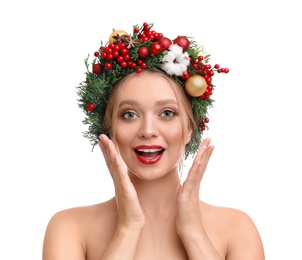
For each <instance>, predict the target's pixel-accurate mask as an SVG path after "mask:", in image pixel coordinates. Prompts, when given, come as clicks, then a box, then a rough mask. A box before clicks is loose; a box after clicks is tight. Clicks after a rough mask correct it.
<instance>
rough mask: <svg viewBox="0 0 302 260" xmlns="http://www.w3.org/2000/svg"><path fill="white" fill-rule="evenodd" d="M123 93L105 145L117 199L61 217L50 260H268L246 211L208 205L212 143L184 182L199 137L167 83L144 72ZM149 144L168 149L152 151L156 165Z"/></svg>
mask: <svg viewBox="0 0 302 260" xmlns="http://www.w3.org/2000/svg"><path fill="white" fill-rule="evenodd" d="M122 93H123V94H122V95H120V96H119V97H118V98H117V100H116V103H117V104H118V107H119V109H118V117H117V120H116V121H117V127H116V129H115V135H114V137H115V139H114V142H113V141H112V140H110V139H109V138H108V137H107V136H105V135H101V136H100V142H99V146H100V148H101V150H102V153H103V155H104V158H105V161H106V164H107V167H108V170H109V172H110V174H111V177H112V180H113V182H114V186H115V197H114V198H112V199H111V200H109V201H106V202H103V203H100V204H97V205H92V206H87V207H78V208H73V209H67V210H63V211H61V212H58V213H57V214H55V215H54V216H53V217H52V219H51V220H50V222H49V225H48V227H47V230H46V233H45V239H44V246H43V260H66V259H68V260H69V259H72V260H108V259H109V260H115V259H123V260H128V259H129V260H134V259H135V260H149V259H151V260H155V259H156V260H161V259H163V260H170V259H171V260H177V259H182V260H185V259H190V260H202V259H205V260H222V259H227V260H242V259H244V260H264V250H263V246H262V242H261V238H260V236H259V233H258V231H257V228H256V226H255V225H254V223H253V221H252V220H251V218H250V217H249V216H248V215H247V214H246V213H244V212H242V211H240V210H236V209H231V208H222V207H217V206H213V205H209V204H207V203H205V202H202V201H200V198H199V190H200V183H201V181H202V178H203V176H204V173H205V170H206V168H207V165H208V162H209V159H210V157H211V155H212V152H213V150H214V146H213V145H211V140H210V139H209V138H207V139H205V140H204V142H203V143H202V145H201V147H200V148H199V151H198V153H197V154H196V156H195V159H194V161H193V164H192V166H191V168H190V170H189V172H188V176H187V179H186V180H185V181H184V183H183V184H181V182H180V180H179V171H178V170H179V167H178V163H179V159H180V157H181V154H182V151H183V148H184V145H185V144H186V143H188V141H189V140H190V136H191V131H190V129H187V128H185V130H183V128H182V125H181V115H180V113H179V104H178V102H177V100H176V96H175V94H174V92H173V91H172V90H171V85H169V84H168V82H167V80H164V79H163V78H162V77H159V76H156V75H154V74H149V73H142V74H140V75H138V76H136V77H133V78H132V79H131V80H129V81H127V82H126V83H125V85H124V86H123V88H122ZM158 93H160V95H158ZM150 145H151V146H150ZM149 146H150V147H153V148H154V149H155V150H156V149H159V148H160V149H159V150H164V151H163V152H162V153H161V154H160V153H159V152H152V153H153V154H155V155H152V158H153V156H154V158H157V159H156V162H152V163H150V154H149V155H146V154H148V152H146V151H145V152H143V154H145V155H144V156H141V155H139V153H138V152H137V149H136V148H137V147H140V148H139V149H141V150H144V149H145V150H146V149H149ZM146 147H148V148H146ZM158 147H159V148H158ZM161 148H163V149H161ZM141 157H143V158H141ZM151 160H152V159H151ZM123 161H124V162H125V164H126V165H127V168H125V167H124V164H123Z"/></svg>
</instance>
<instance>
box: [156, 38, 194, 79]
mask: <svg viewBox="0 0 302 260" xmlns="http://www.w3.org/2000/svg"><path fill="white" fill-rule="evenodd" d="M162 61H163V65H162V69H163V70H164V71H165V72H166V73H167V74H169V75H171V76H172V75H176V76H181V75H182V74H183V73H184V72H185V71H186V70H187V67H188V65H189V64H190V60H189V54H188V53H187V52H184V53H183V51H182V48H181V47H180V46H178V45H177V44H171V45H170V47H169V51H165V53H164V57H163V59H162Z"/></svg>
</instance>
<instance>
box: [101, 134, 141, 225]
mask: <svg viewBox="0 0 302 260" xmlns="http://www.w3.org/2000/svg"><path fill="white" fill-rule="evenodd" d="M98 144H99V146H100V148H101V150H102V153H103V155H104V158H105V161H106V164H107V167H108V170H109V172H110V174H111V177H112V179H113V182H114V187H115V198H116V204H117V210H118V228H126V229H128V228H131V229H134V228H135V229H141V230H142V229H143V227H144V226H145V215H144V212H143V210H142V207H141V205H140V202H139V199H138V196H137V193H136V190H135V188H134V186H133V184H132V182H131V180H130V178H129V175H128V173H127V171H126V169H125V167H124V164H123V162H122V160H121V157H120V155H119V153H118V152H117V150H116V148H115V145H114V143H113V142H112V140H110V139H109V138H108V137H107V136H106V135H104V134H101V135H100V141H99V143H98Z"/></svg>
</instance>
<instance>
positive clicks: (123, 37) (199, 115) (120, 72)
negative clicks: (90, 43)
mask: <svg viewBox="0 0 302 260" xmlns="http://www.w3.org/2000/svg"><path fill="white" fill-rule="evenodd" d="M152 27H153V24H150V23H144V24H143V25H142V26H138V25H135V26H133V30H132V33H130V34H129V33H127V32H126V31H122V30H113V31H112V33H111V35H110V36H109V40H108V42H107V43H106V44H105V45H103V43H102V42H101V46H100V48H99V49H98V50H97V51H95V52H94V58H93V60H92V62H91V63H90V62H89V55H88V57H87V58H86V59H85V61H84V62H85V66H86V73H85V75H86V80H85V81H83V82H81V83H80V84H79V85H78V86H77V90H78V91H77V95H78V97H79V99H78V105H79V107H80V108H81V109H82V110H83V111H84V113H85V115H86V117H85V119H84V120H83V123H84V124H85V125H88V130H87V131H86V132H84V133H83V134H84V136H85V137H86V138H88V139H89V140H90V142H91V144H92V145H93V147H94V146H95V145H96V144H97V143H98V141H99V135H100V134H101V133H105V134H108V133H107V132H106V129H104V127H103V124H102V122H103V118H104V114H105V111H106V106H107V101H108V98H109V96H110V93H111V91H112V88H113V86H114V85H115V84H116V83H117V82H118V81H119V80H120V79H122V78H123V77H125V76H127V75H129V74H130V73H134V72H136V73H140V72H142V71H143V70H144V69H148V68H153V69H158V70H161V71H163V72H165V73H166V74H168V75H170V76H171V77H172V78H173V79H174V80H175V81H177V82H178V83H180V84H181V85H182V86H183V87H184V88H185V90H186V92H187V93H188V96H189V99H190V101H191V104H192V110H193V115H194V118H195V122H196V125H197V127H196V130H195V132H194V133H193V136H192V140H191V141H190V142H189V143H188V144H187V146H186V153H185V157H186V158H187V156H188V155H189V154H192V155H194V154H195V153H196V151H197V150H198V148H199V146H200V144H201V141H202V133H203V131H205V130H206V129H207V128H208V126H207V124H208V122H209V118H208V108H209V107H212V104H213V102H214V100H213V99H212V98H211V96H212V93H213V90H214V88H215V85H214V84H213V82H212V77H213V76H214V73H215V72H217V73H228V72H229V70H228V69H227V68H221V67H220V66H219V65H218V64H216V65H214V66H212V65H210V64H209V63H208V61H209V57H210V54H208V53H205V52H204V51H203V47H202V46H199V47H198V46H197V43H196V42H195V41H194V40H193V39H192V38H191V37H187V36H177V37H176V38H175V39H174V40H171V39H169V38H167V37H165V36H164V35H163V34H162V33H159V32H156V31H154V30H151V29H152ZM90 65H91V66H90Z"/></svg>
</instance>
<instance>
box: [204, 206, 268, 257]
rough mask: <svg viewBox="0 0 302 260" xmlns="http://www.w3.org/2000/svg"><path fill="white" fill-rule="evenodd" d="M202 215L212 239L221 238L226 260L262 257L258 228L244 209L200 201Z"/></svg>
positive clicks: (262, 250) (262, 251)
mask: <svg viewBox="0 0 302 260" xmlns="http://www.w3.org/2000/svg"><path fill="white" fill-rule="evenodd" d="M201 210H202V212H203V213H202V217H203V221H204V223H205V227H206V229H208V232H209V233H210V234H213V235H212V236H213V237H214V238H213V239H219V238H218V237H216V236H215V235H217V234H218V236H219V237H220V238H222V239H223V244H224V245H225V252H226V255H227V258H226V259H228V260H237V259H245V260H249V259H253V260H254V259H257V260H258V259H259V260H263V259H265V258H264V249H263V244H262V240H261V237H260V234H259V232H258V229H257V227H256V225H255V223H254V221H253V220H252V218H251V217H250V216H249V215H248V214H247V213H246V212H244V211H242V210H239V209H235V208H229V207H219V206H214V205H210V204H207V203H205V202H201Z"/></svg>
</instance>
